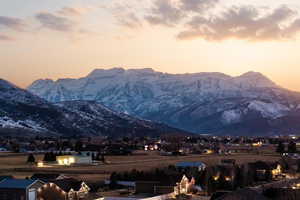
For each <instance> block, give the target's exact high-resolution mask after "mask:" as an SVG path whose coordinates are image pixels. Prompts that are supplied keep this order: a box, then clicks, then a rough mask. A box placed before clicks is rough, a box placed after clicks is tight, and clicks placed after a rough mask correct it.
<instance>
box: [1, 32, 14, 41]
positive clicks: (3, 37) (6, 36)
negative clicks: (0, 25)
mask: <svg viewBox="0 0 300 200" xmlns="http://www.w3.org/2000/svg"><path fill="white" fill-rule="evenodd" d="M14 40H15V38H13V37H11V36H8V35H4V34H1V33H0V41H14Z"/></svg>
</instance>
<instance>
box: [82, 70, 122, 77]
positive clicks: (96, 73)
mask: <svg viewBox="0 0 300 200" xmlns="http://www.w3.org/2000/svg"><path fill="white" fill-rule="evenodd" d="M124 72H125V69H123V68H111V69H94V70H93V71H92V72H91V73H90V74H89V75H88V76H87V77H89V78H101V77H106V76H116V75H119V74H123V73H124Z"/></svg>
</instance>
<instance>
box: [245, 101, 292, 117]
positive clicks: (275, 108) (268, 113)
mask: <svg viewBox="0 0 300 200" xmlns="http://www.w3.org/2000/svg"><path fill="white" fill-rule="evenodd" d="M248 108H249V109H252V110H255V111H258V112H260V113H261V114H262V116H263V117H264V118H271V119H276V118H280V117H283V116H284V115H286V114H287V113H288V112H289V111H290V108H289V107H288V106H285V105H282V104H279V103H266V102H262V101H252V102H251V103H250V104H249V106H248Z"/></svg>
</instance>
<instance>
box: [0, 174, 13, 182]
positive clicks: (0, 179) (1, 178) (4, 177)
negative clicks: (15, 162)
mask: <svg viewBox="0 0 300 200" xmlns="http://www.w3.org/2000/svg"><path fill="white" fill-rule="evenodd" d="M12 178H13V176H10V175H9V176H0V182H1V181H3V180H4V179H12Z"/></svg>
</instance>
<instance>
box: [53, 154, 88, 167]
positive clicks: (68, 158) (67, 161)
mask: <svg viewBox="0 0 300 200" xmlns="http://www.w3.org/2000/svg"><path fill="white" fill-rule="evenodd" d="M56 160H57V162H58V164H59V165H74V164H92V163H93V160H92V156H85V155H64V156H56Z"/></svg>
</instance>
